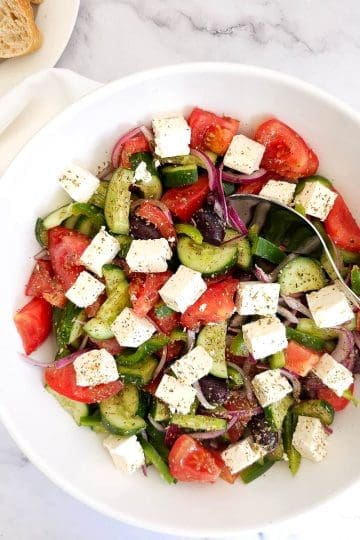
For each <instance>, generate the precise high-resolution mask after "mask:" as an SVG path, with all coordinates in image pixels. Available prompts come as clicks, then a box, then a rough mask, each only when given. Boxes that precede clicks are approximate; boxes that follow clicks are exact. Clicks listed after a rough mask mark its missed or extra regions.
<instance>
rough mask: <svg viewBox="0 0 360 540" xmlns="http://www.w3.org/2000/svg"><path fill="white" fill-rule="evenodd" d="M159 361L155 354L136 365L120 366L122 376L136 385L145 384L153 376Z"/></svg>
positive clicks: (124, 379) (125, 380)
mask: <svg viewBox="0 0 360 540" xmlns="http://www.w3.org/2000/svg"><path fill="white" fill-rule="evenodd" d="M157 365H158V361H157V360H156V358H154V357H153V356H148V357H147V358H145V360H142V362H138V363H137V364H135V365H134V366H118V371H119V375H120V378H121V379H122V380H123V381H124V382H126V383H133V384H135V385H136V386H145V385H146V384H148V383H149V382H150V381H151V380H152V377H153V374H154V371H155V369H156V366H157Z"/></svg>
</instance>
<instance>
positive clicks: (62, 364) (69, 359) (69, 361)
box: [55, 349, 91, 369]
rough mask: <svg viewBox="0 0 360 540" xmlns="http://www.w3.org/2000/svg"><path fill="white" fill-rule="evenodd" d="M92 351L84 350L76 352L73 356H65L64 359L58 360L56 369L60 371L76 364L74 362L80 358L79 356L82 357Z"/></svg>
mask: <svg viewBox="0 0 360 540" xmlns="http://www.w3.org/2000/svg"><path fill="white" fill-rule="evenodd" d="M90 350H91V349H82V350H81V351H76V352H73V353H71V354H69V355H68V356H64V358H60V359H59V360H56V362H55V367H56V369H60V368H63V367H65V366H68V365H69V364H72V363H73V362H74V360H75V359H76V358H77V357H78V356H81V355H82V354H84V353H86V352H88V351H90Z"/></svg>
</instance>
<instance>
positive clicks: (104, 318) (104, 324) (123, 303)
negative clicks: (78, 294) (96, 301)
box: [84, 281, 130, 340]
mask: <svg viewBox="0 0 360 540" xmlns="http://www.w3.org/2000/svg"><path fill="white" fill-rule="evenodd" d="M129 305H130V296H129V284H128V282H127V281H121V282H120V283H119V284H118V286H117V287H116V289H115V290H114V291H113V292H112V294H111V295H110V296H109V297H108V298H107V299H106V300H105V302H104V303H103V304H102V305H101V306H100V309H99V311H98V312H97V314H96V317H94V318H93V319H90V320H89V321H88V322H87V323H86V324H85V325H84V330H85V332H86V333H87V334H88V336H90V337H92V338H94V339H100V340H101V339H110V338H112V337H114V333H113V331H112V330H111V324H112V323H113V322H114V320H115V319H116V317H117V316H118V315H119V313H121V312H122V310H123V309H124V308H125V307H127V306H129Z"/></svg>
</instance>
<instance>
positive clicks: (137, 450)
mask: <svg viewBox="0 0 360 540" xmlns="http://www.w3.org/2000/svg"><path fill="white" fill-rule="evenodd" d="M103 444H104V446H105V448H107V449H108V450H109V452H110V456H111V457H112V459H113V462H114V465H115V467H116V468H117V469H118V470H119V471H121V472H123V473H125V474H132V473H133V472H135V471H136V470H137V469H139V468H140V467H142V466H143V465H145V456H144V451H143V449H142V446H141V444H140V443H139V441H138V440H137V438H136V435H132V436H131V437H118V436H116V435H109V436H108V437H106V439H104V442H103Z"/></svg>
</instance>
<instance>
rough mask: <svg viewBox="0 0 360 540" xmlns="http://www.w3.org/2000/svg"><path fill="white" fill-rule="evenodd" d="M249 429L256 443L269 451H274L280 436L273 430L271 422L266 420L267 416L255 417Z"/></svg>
mask: <svg viewBox="0 0 360 540" xmlns="http://www.w3.org/2000/svg"><path fill="white" fill-rule="evenodd" d="M248 427H249V428H250V431H251V433H252V436H253V437H254V440H255V442H256V443H258V444H261V446H265V447H266V449H267V450H269V451H270V450H273V449H274V448H275V446H276V445H277V443H278V434H277V432H276V431H273V430H272V429H271V426H270V424H269V422H268V421H267V420H266V418H265V416H263V415H259V416H254V417H253V418H252V419H251V420H250V422H249V424H248Z"/></svg>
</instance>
